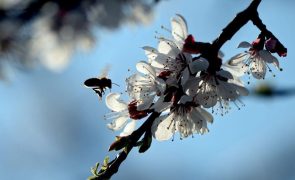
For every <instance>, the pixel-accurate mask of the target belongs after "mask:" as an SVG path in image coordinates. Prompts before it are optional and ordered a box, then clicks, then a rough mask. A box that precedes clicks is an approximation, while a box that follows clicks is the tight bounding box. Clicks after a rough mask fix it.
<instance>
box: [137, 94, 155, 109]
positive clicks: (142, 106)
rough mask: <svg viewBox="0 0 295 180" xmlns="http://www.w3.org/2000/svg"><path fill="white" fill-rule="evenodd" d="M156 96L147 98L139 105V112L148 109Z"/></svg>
mask: <svg viewBox="0 0 295 180" xmlns="http://www.w3.org/2000/svg"><path fill="white" fill-rule="evenodd" d="M155 96H156V95H150V96H147V97H146V98H144V99H143V102H142V103H140V104H138V105H137V110H138V111H143V110H146V109H148V108H149V107H150V106H151V105H152V103H153V101H154V98H155Z"/></svg>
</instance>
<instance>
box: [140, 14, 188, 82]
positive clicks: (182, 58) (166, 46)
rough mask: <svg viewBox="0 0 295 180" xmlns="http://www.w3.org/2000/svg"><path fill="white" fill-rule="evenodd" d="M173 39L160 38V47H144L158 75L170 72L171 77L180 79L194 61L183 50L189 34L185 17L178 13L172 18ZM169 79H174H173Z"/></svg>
mask: <svg viewBox="0 0 295 180" xmlns="http://www.w3.org/2000/svg"><path fill="white" fill-rule="evenodd" d="M171 27H172V32H171V33H172V37H173V39H172V40H170V39H167V38H163V37H161V38H159V44H158V49H155V48H153V47H149V46H145V47H143V49H144V50H145V53H146V55H147V57H148V62H149V63H150V64H151V65H152V66H153V67H154V68H155V70H156V73H157V75H159V74H161V73H162V72H169V77H170V78H172V79H178V78H179V75H180V73H181V72H182V71H183V70H184V69H185V68H186V67H187V65H188V64H189V63H191V62H192V56H191V54H189V53H185V52H183V51H182V49H183V44H184V43H185V39H186V38H187V36H188V33H187V25H186V21H185V19H184V18H183V17H182V16H181V15H176V16H175V17H174V18H172V19H171ZM169 81H172V80H171V79H170V80H169Z"/></svg>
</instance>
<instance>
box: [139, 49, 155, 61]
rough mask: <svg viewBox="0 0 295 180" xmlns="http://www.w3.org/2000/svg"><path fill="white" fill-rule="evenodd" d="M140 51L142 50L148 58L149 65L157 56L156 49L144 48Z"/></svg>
mask: <svg viewBox="0 0 295 180" xmlns="http://www.w3.org/2000/svg"><path fill="white" fill-rule="evenodd" d="M142 49H143V50H144V52H145V54H146V56H147V57H148V60H149V63H151V62H152V60H154V59H155V58H156V57H157V54H158V50H157V49H155V48H153V47H150V46H144V47H142Z"/></svg>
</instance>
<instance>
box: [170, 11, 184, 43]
mask: <svg viewBox="0 0 295 180" xmlns="http://www.w3.org/2000/svg"><path fill="white" fill-rule="evenodd" d="M171 26H172V36H173V37H174V39H175V40H176V41H184V40H185V39H186V37H187V35H188V33H187V24H186V21H185V19H184V18H183V17H182V16H181V15H179V14H177V15H176V16H175V17H173V18H172V19H171Z"/></svg>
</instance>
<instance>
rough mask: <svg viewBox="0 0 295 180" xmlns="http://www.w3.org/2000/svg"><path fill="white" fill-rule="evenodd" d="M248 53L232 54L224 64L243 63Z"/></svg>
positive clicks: (234, 64)
mask: <svg viewBox="0 0 295 180" xmlns="http://www.w3.org/2000/svg"><path fill="white" fill-rule="evenodd" d="M247 56H248V53H240V54H237V55H235V56H233V57H232V58H230V59H229V60H228V61H227V62H226V64H228V65H230V66H236V65H238V64H241V63H243V61H245V60H246V59H247V58H248V57H247Z"/></svg>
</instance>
